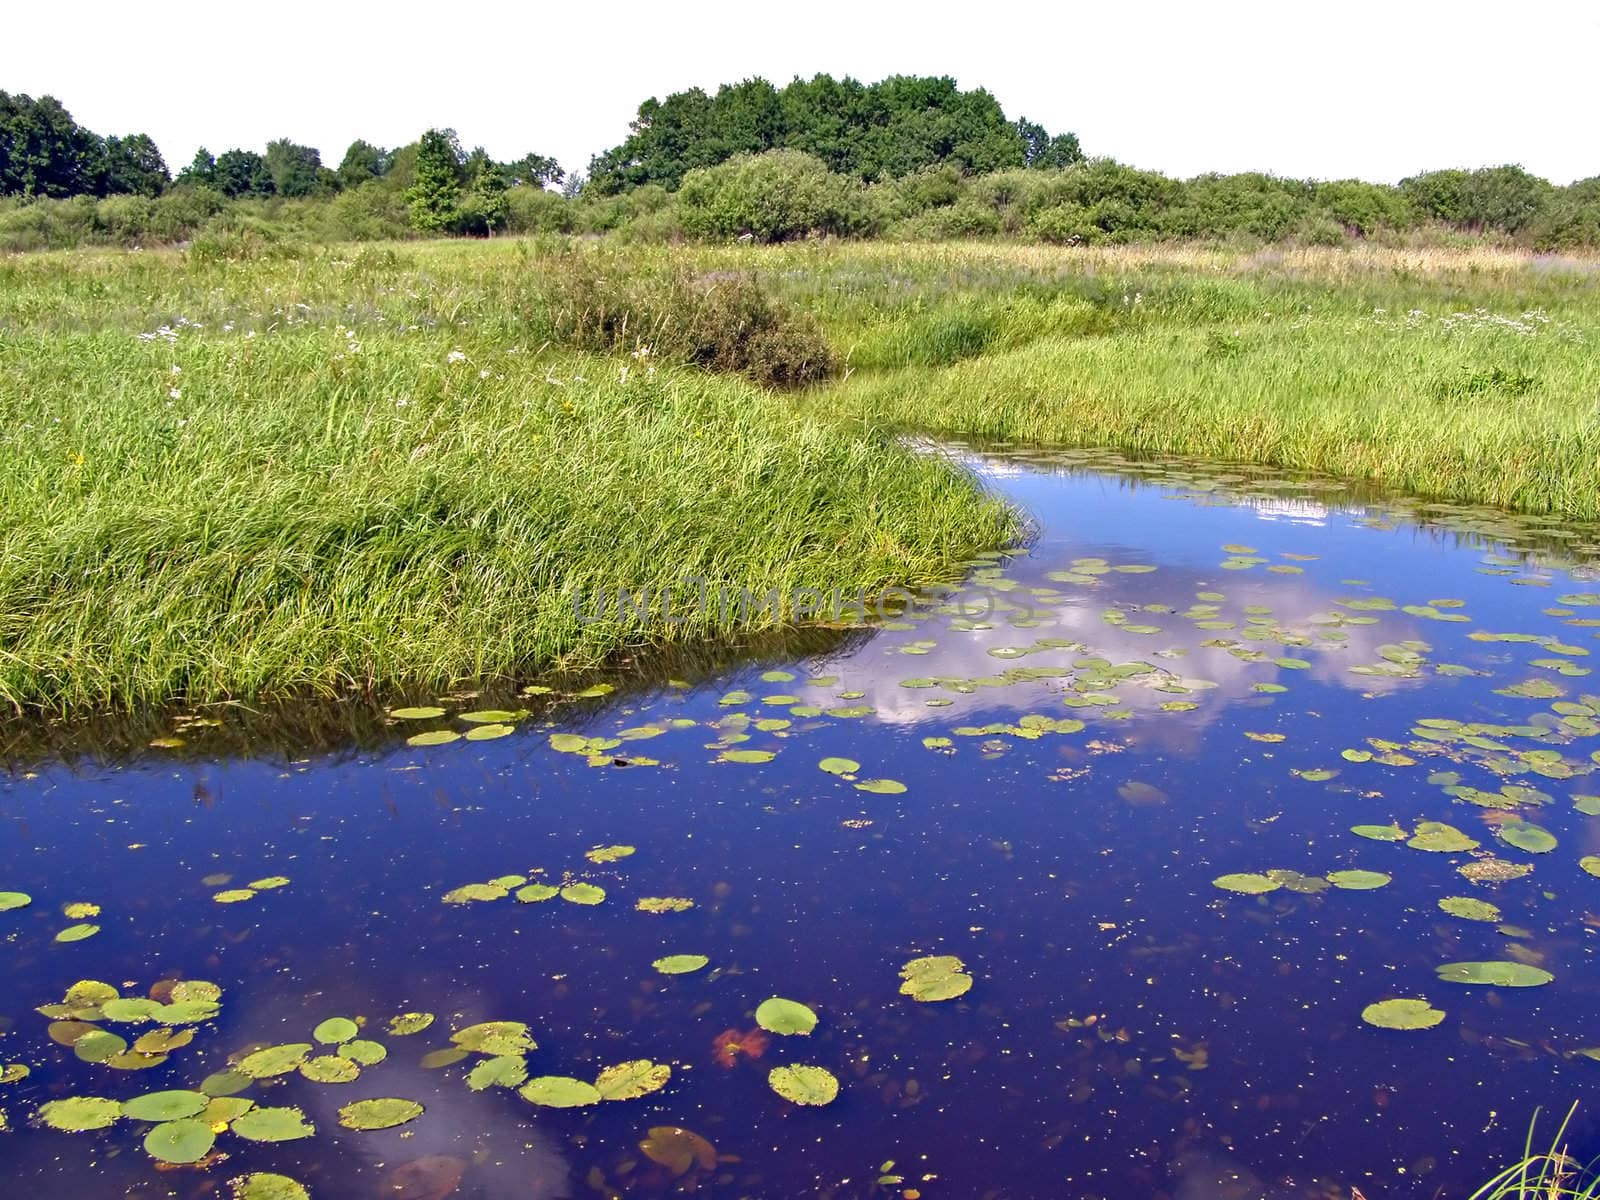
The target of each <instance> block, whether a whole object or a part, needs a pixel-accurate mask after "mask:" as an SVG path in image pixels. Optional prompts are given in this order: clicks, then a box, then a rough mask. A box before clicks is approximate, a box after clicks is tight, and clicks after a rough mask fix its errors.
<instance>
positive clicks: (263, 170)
mask: <svg viewBox="0 0 1600 1200" xmlns="http://www.w3.org/2000/svg"><path fill="white" fill-rule="evenodd" d="M211 181H212V184H213V185H214V186H215V187H216V189H217V190H218V191H219V192H221V193H222V194H223V195H224V196H227V197H228V198H229V199H230V200H237V199H238V198H239V197H241V196H270V195H272V176H271V174H269V173H268V171H267V161H266V159H264V158H262V157H261V155H259V154H257V153H256V152H255V151H254V150H227V151H224V152H223V153H222V154H219V155H218V156H217V163H216V166H215V167H213V168H212V173H211Z"/></svg>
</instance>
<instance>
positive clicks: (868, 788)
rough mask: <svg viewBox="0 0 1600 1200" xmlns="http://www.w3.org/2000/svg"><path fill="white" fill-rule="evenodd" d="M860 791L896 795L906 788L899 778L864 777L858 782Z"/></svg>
mask: <svg viewBox="0 0 1600 1200" xmlns="http://www.w3.org/2000/svg"><path fill="white" fill-rule="evenodd" d="M855 786H856V791H858V792H875V793H877V794H878V795H880V796H895V795H899V794H900V793H901V792H903V791H905V790H906V785H905V784H903V783H901V782H900V781H899V780H898V779H863V780H862V781H861V782H860V783H858V784H856V785H855Z"/></svg>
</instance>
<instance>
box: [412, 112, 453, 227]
mask: <svg viewBox="0 0 1600 1200" xmlns="http://www.w3.org/2000/svg"><path fill="white" fill-rule="evenodd" d="M460 202H461V147H460V145H459V143H457V141H456V135H455V131H454V130H449V129H430V130H428V132H427V133H425V134H423V135H422V140H421V141H420V142H419V143H418V144H417V160H416V182H415V183H413V184H412V185H411V187H409V188H408V189H407V190H406V203H407V205H409V206H410V209H411V225H412V228H414V229H416V230H418V231H419V232H422V233H445V232H448V231H449V230H452V229H454V228H455V227H456V223H457V220H458V217H459V214H458V212H457V207H458V205H459V204H460Z"/></svg>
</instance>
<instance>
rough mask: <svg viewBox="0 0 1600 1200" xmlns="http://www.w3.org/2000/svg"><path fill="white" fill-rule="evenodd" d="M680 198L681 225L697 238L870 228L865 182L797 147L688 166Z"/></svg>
mask: <svg viewBox="0 0 1600 1200" xmlns="http://www.w3.org/2000/svg"><path fill="white" fill-rule="evenodd" d="M677 199H678V211H679V216H680V219H681V220H682V222H683V227H684V229H685V230H686V231H687V232H688V233H689V234H691V235H692V236H695V237H740V236H745V235H748V236H750V237H753V238H755V239H757V240H758V241H763V242H782V241H788V240H790V239H793V238H799V237H806V236H809V235H811V234H853V233H858V232H861V231H862V230H864V229H865V228H866V226H867V225H868V208H867V203H866V198H865V195H864V193H863V190H862V188H861V186H860V185H859V184H857V183H856V182H854V181H853V180H850V179H847V178H845V177H844V176H843V175H835V174H833V173H832V172H831V171H829V170H828V168H827V166H826V165H825V164H824V163H823V162H822V160H821V159H819V158H813V157H812V156H811V155H809V154H804V153H801V152H800V151H798V150H772V151H769V152H768V153H766V154H757V155H740V156H739V157H736V158H731V159H729V160H728V161H727V162H725V163H722V164H720V165H718V166H715V167H704V168H701V169H699V170H694V171H690V172H689V173H688V174H687V175H686V176H684V180H683V186H682V187H681V188H680V189H679V190H678V197H677Z"/></svg>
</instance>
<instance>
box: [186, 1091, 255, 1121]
mask: <svg viewBox="0 0 1600 1200" xmlns="http://www.w3.org/2000/svg"><path fill="white" fill-rule="evenodd" d="M255 1106H256V1102H255V1101H254V1100H251V1099H250V1098H249V1097H248V1096H214V1097H212V1098H210V1099H209V1100H207V1102H206V1106H205V1107H204V1108H203V1109H201V1110H200V1113H199V1115H197V1116H196V1117H195V1120H197V1121H204V1122H205V1123H206V1124H207V1125H212V1126H215V1125H229V1124H232V1123H233V1122H234V1121H237V1120H238V1119H239V1118H240V1117H242V1116H244V1115H245V1113H247V1112H249V1111H250V1110H251V1109H252V1108H254V1107H255Z"/></svg>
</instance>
